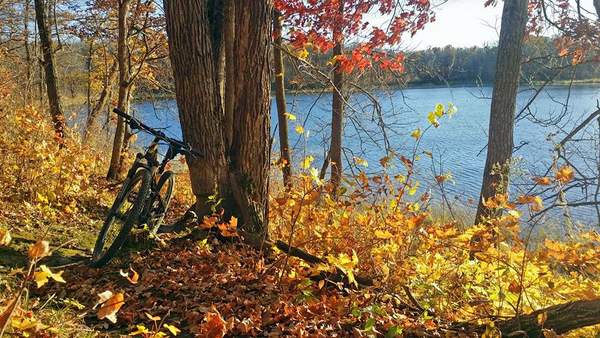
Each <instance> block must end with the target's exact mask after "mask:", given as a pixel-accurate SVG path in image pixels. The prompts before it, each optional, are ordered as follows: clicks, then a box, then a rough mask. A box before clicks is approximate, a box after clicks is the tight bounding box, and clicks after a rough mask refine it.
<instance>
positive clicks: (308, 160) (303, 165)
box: [301, 155, 315, 169]
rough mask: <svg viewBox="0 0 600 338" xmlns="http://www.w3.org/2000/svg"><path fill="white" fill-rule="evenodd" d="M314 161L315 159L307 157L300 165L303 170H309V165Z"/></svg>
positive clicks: (310, 156)
mask: <svg viewBox="0 0 600 338" xmlns="http://www.w3.org/2000/svg"><path fill="white" fill-rule="evenodd" d="M314 160H315V158H314V157H313V156H312V155H308V156H306V157H305V158H304V159H303V160H302V163H301V166H302V168H303V169H308V168H310V165H311V164H312V162H313V161H314Z"/></svg>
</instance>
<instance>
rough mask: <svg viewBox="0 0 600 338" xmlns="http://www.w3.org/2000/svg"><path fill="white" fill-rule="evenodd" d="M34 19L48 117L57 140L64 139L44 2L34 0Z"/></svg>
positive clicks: (51, 45)
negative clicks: (48, 105)
mask: <svg viewBox="0 0 600 338" xmlns="http://www.w3.org/2000/svg"><path fill="white" fill-rule="evenodd" d="M34 3H35V18H36V21H37V26H38V32H39V35H40V45H41V48H42V54H43V60H44V61H43V67H44V73H45V75H46V76H45V78H46V93H47V95H48V102H49V104H50V116H51V117H52V123H53V124H54V131H55V133H56V136H57V138H58V139H59V140H62V138H63V137H64V131H65V117H64V114H63V111H62V105H61V102H60V95H59V93H58V79H57V77H56V69H55V67H54V47H53V43H52V37H51V36H50V30H49V28H48V23H47V22H48V17H47V15H46V5H45V3H44V0H35V1H34Z"/></svg>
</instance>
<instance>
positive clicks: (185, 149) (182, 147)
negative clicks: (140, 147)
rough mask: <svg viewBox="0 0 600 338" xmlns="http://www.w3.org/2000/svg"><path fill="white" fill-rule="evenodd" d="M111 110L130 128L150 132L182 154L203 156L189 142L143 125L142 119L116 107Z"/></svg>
mask: <svg viewBox="0 0 600 338" xmlns="http://www.w3.org/2000/svg"><path fill="white" fill-rule="evenodd" d="M113 112H114V113H115V114H117V115H119V116H121V117H122V118H123V119H125V122H127V123H128V124H129V126H130V127H131V129H139V130H142V131H145V132H147V133H148V134H152V135H154V136H155V137H157V138H158V139H160V140H162V141H164V142H167V143H169V144H171V145H173V146H175V147H176V148H177V149H178V150H179V152H181V153H183V154H187V155H193V156H196V157H204V155H203V154H202V153H200V152H198V151H196V150H194V149H192V147H191V146H190V145H189V144H185V143H183V142H181V141H179V140H176V139H174V138H171V137H168V136H167V135H165V133H163V132H162V131H160V130H156V129H154V128H152V127H149V126H147V125H145V124H144V123H142V121H140V120H138V119H136V118H135V117H133V116H131V115H129V114H127V113H125V112H123V111H121V110H119V109H118V108H114V109H113Z"/></svg>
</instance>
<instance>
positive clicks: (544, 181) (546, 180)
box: [533, 177, 552, 185]
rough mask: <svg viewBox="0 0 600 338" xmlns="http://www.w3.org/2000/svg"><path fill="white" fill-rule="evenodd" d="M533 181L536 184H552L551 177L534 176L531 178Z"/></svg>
mask: <svg viewBox="0 0 600 338" xmlns="http://www.w3.org/2000/svg"><path fill="white" fill-rule="evenodd" d="M533 181H534V182H535V183H537V184H538V185H550V184H552V179H551V178H550V177H536V178H534V179H533Z"/></svg>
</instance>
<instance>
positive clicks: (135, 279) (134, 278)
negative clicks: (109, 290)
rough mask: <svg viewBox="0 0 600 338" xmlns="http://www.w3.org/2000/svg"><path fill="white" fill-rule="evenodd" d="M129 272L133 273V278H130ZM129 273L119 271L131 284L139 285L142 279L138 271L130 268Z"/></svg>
mask: <svg viewBox="0 0 600 338" xmlns="http://www.w3.org/2000/svg"><path fill="white" fill-rule="evenodd" d="M129 272H131V276H129ZM129 272H125V271H123V270H119V273H120V274H121V276H123V277H125V278H127V280H128V281H129V283H131V284H137V283H138V281H139V279H140V275H139V274H138V273H137V271H135V270H133V269H132V268H129Z"/></svg>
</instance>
